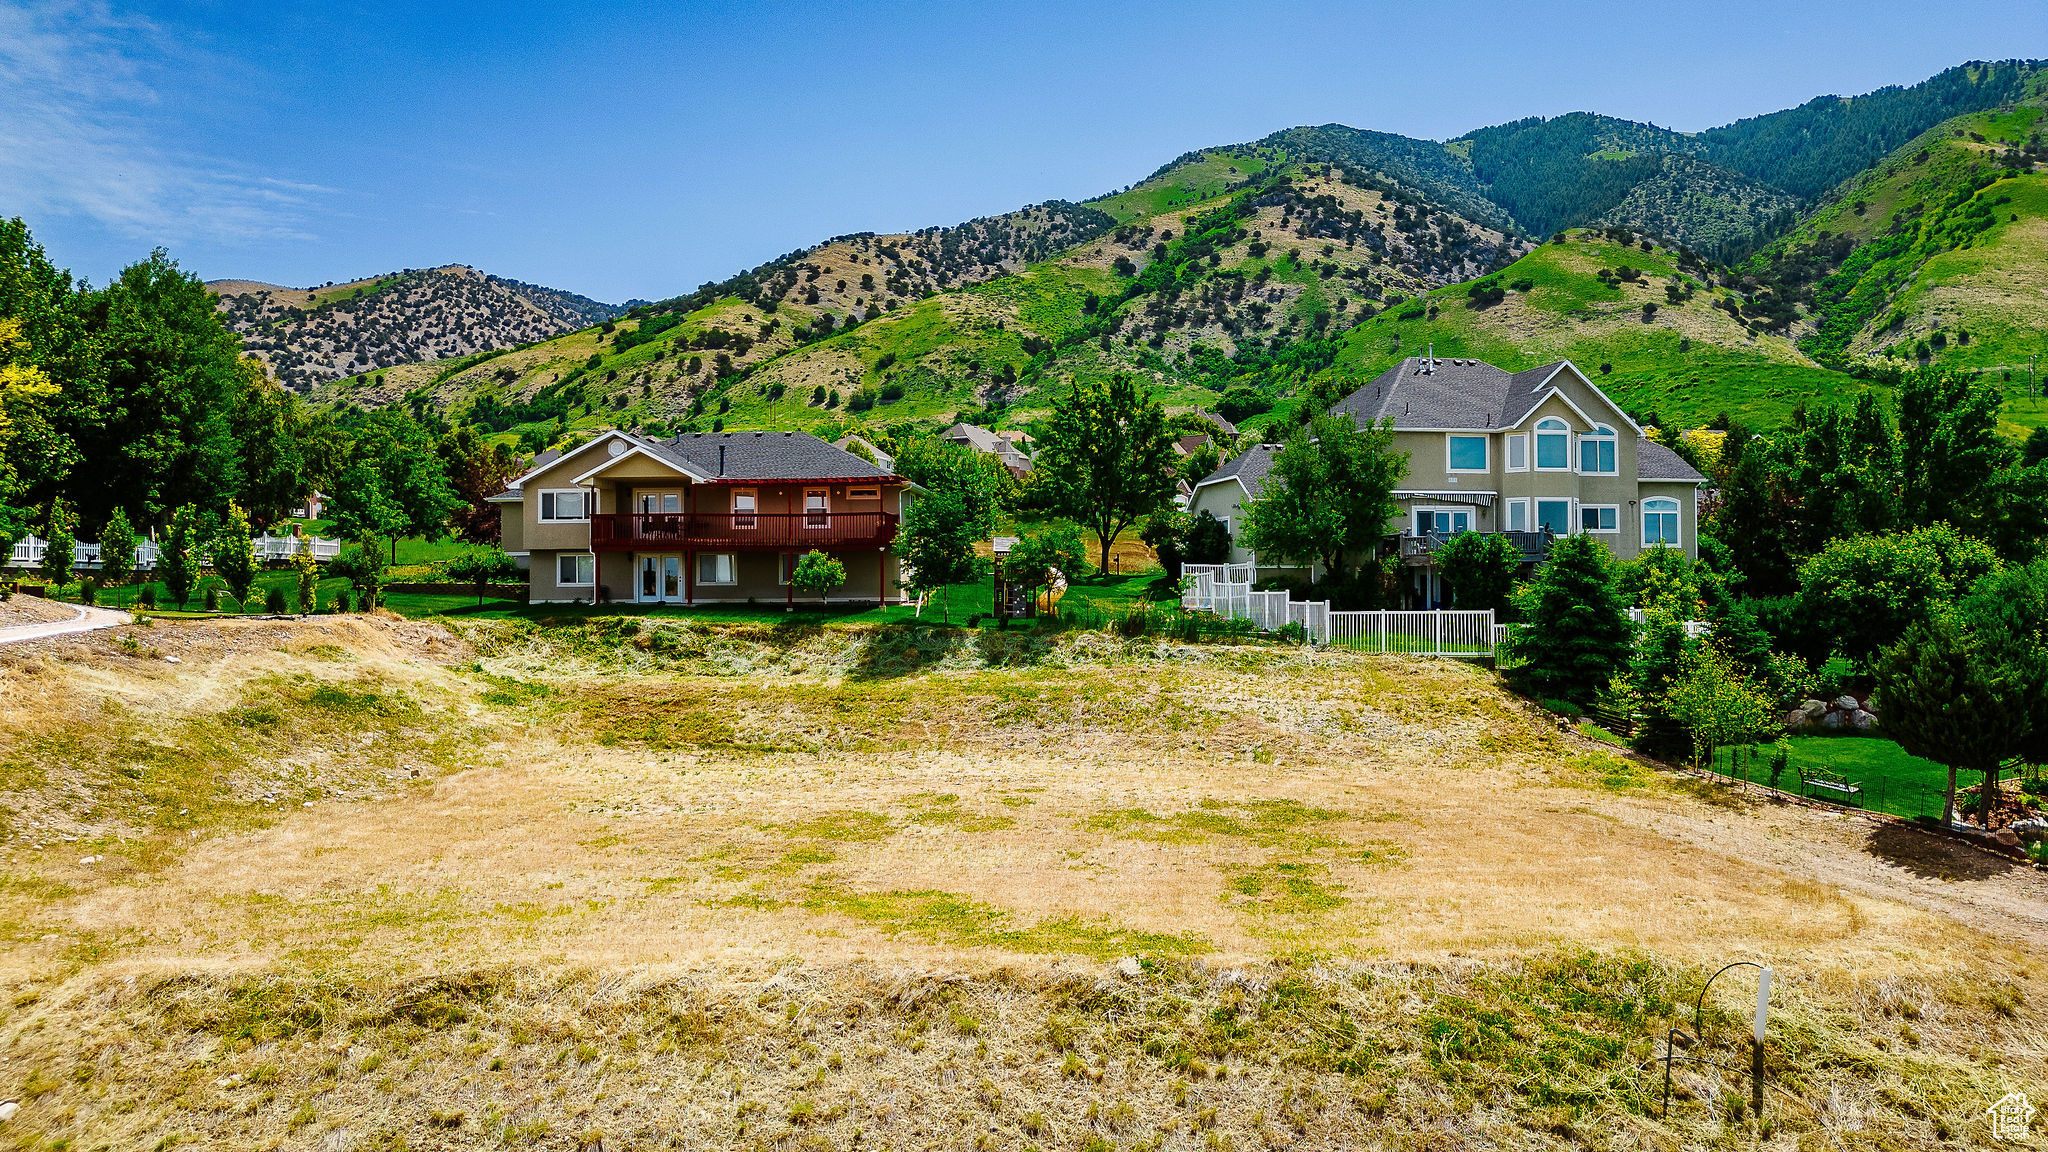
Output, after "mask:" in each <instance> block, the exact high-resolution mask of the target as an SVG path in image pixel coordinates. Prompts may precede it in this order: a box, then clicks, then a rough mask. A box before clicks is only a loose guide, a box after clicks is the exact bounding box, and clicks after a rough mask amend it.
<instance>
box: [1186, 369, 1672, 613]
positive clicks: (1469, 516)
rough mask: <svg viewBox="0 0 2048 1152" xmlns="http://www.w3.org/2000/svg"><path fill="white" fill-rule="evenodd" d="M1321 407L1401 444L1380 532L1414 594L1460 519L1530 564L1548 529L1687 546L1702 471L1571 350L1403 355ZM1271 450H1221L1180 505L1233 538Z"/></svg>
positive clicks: (1436, 603) (1434, 595)
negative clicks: (1506, 362) (1566, 353)
mask: <svg viewBox="0 0 2048 1152" xmlns="http://www.w3.org/2000/svg"><path fill="white" fill-rule="evenodd" d="M1331 411H1332V412H1333V413H1342V414H1345V415H1349V416H1351V417H1352V418H1354V419H1356V420H1357V421H1358V422H1359V423H1361V424H1374V423H1378V422H1380V421H1389V422H1391V423H1392V425H1393V429H1394V450H1395V451H1397V452H1404V453H1406V454H1407V456H1408V475H1407V478H1406V479H1405V480H1404V481H1403V482H1402V484H1401V487H1400V488H1399V489H1398V490H1397V491H1396V493H1395V497H1396V499H1397V501H1398V502H1399V505H1400V509H1401V511H1400V514H1399V515H1398V517H1397V518H1396V520H1395V521H1394V522H1393V523H1391V524H1389V525H1388V529H1387V531H1388V535H1389V536H1390V537H1392V538H1394V541H1395V542H1396V543H1397V545H1398V548H1399V555H1400V557H1401V562H1402V563H1403V564H1404V565H1405V566H1406V568H1407V573H1408V574H1407V586H1408V601H1409V603H1411V604H1412V605H1414V606H1417V607H1428V608H1437V607H1444V606H1445V605H1444V595H1443V584H1442V581H1441V580H1440V579H1439V577H1438V574H1437V571H1436V568H1435V564H1434V556H1435V553H1436V550H1437V549H1438V548H1440V547H1441V546H1442V545H1443V542H1444V541H1445V540H1447V539H1448V538H1449V537H1451V536H1452V535H1455V534H1457V533H1459V532H1506V533H1509V534H1510V535H1511V537H1512V538H1513V539H1514V540H1515V542H1516V544H1517V545H1518V546H1519V547H1520V548H1521V549H1522V554H1523V556H1524V558H1525V560H1526V561H1527V562H1530V563H1534V562H1537V561H1539V560H1540V559H1541V558H1542V556H1543V553H1544V552H1545V551H1546V550H1547V548H1548V542H1549V540H1550V538H1551V537H1552V536H1557V535H1565V534H1568V533H1577V532H1585V533H1591V534H1592V535H1594V536H1596V537H1598V538H1599V539H1601V540H1603V541H1605V542H1606V543H1607V545H1608V546H1609V547H1610V548H1612V549H1613V550H1614V552H1615V554H1616V555H1618V556H1621V557H1623V558H1627V557H1631V556H1634V555H1636V554H1637V553H1638V552H1640V551H1642V550H1643V549H1644V548H1646V547H1673V548H1682V549H1684V550H1685V553H1686V555H1688V556H1697V555H1698V554H1699V531H1698V530H1699V525H1698V517H1699V499H1698V497H1699V487H1700V485H1702V484H1704V483H1705V482H1706V477H1704V476H1701V475H1700V474H1699V473H1698V472H1697V471H1695V470H1694V469H1693V468H1692V467H1691V466H1690V465H1688V464H1686V462H1685V461H1684V460H1682V459H1680V458H1679V456H1678V455H1677V454H1676V453H1674V452H1672V451H1671V450H1670V449H1668V448H1666V447H1664V446H1663V445H1660V444H1656V443H1653V442H1652V441H1650V440H1649V439H1648V438H1647V437H1646V436H1644V435H1643V430H1642V429H1641V428H1639V427H1637V426H1636V424H1635V422H1634V421H1632V420H1630V419H1629V418H1628V414H1627V413H1625V412H1623V411H1622V410H1621V408H1620V407H1619V406H1618V405H1616V404H1615V403H1614V401H1612V400H1610V399H1608V397H1607V394H1606V393H1604V392H1602V391H1601V390H1600V389H1599V387H1598V386H1597V385H1595V384H1594V383H1593V382H1592V381H1591V380H1589V379H1587V377H1586V375H1585V374H1584V373H1582V372H1580V371H1579V370H1578V369H1577V368H1575V367H1573V366H1572V364H1571V362H1570V361H1565V360H1560V361H1558V362H1557V363H1555V364H1546V365H1544V366H1543V367H1540V368H1531V369H1529V370H1528V371H1526V372H1508V371H1506V370H1504V369H1500V368H1496V367H1494V366H1493V365H1491V364H1486V363H1483V362H1481V361H1478V360H1463V359H1455V360H1436V359H1432V358H1430V357H1410V358H1408V359H1406V360H1403V361H1402V362H1401V363H1400V364H1399V365H1398V366H1396V367H1394V368H1390V369H1388V370H1387V371H1386V372H1385V373H1383V374H1381V376H1380V377H1379V378H1378V379H1376V380H1374V381H1372V382H1371V383H1369V384H1367V385H1365V386H1364V387H1363V388H1360V389H1358V390H1357V391H1356V392H1353V393H1352V394H1351V395H1350V396H1348V397H1346V398H1345V399H1344V400H1343V401H1342V402H1340V403H1338V404H1337V405H1336V406H1335V407H1334V408H1332V409H1331ZM1279 451H1280V446H1279V445H1277V444H1262V445H1258V446H1256V447H1254V448H1252V449H1251V450H1249V451H1247V452H1245V453H1243V454H1241V455H1240V456H1238V457H1237V458H1236V459H1233V460H1231V461H1230V462H1229V463H1227V464H1225V465H1224V466H1223V467H1222V468H1220V469H1218V470H1217V471H1216V472H1215V473H1214V474H1213V475H1211V476H1209V477H1207V478H1205V479H1204V480H1203V481H1202V482H1201V483H1200V484H1199V485H1197V486H1196V489H1195V497H1194V500H1193V501H1192V502H1191V504H1190V505H1189V511H1190V512H1193V513H1196V514H1199V513H1201V512H1203V511H1208V512H1210V513H1212V514H1213V515H1215V516H1216V517H1218V518H1219V519H1222V520H1225V521H1226V522H1227V523H1230V524H1231V533H1232V536H1233V537H1235V536H1236V533H1237V527H1236V525H1237V524H1241V523H1242V518H1243V511H1242V509H1243V504H1244V502H1245V501H1247V500H1248V499H1249V498H1250V497H1251V496H1252V495H1253V494H1254V493H1255V492H1257V491H1258V490H1259V488H1260V486H1261V485H1263V484H1264V483H1265V480H1266V475H1267V472H1268V471H1269V469H1270V467H1271V464H1272V458H1273V456H1274V455H1275V454H1276V453H1278V452H1279ZM1232 553H1233V554H1232V557H1231V559H1232V561H1233V562H1234V563H1253V562H1257V558H1256V557H1254V556H1252V555H1251V554H1250V553H1248V552H1246V551H1244V550H1243V549H1242V548H1241V547H1238V546H1236V545H1235V544H1234V543H1233V547H1232ZM1265 567H1266V566H1265V565H1261V568H1262V574H1263V570H1264V568H1265ZM1274 567H1278V566H1277V565H1276V566H1274Z"/></svg>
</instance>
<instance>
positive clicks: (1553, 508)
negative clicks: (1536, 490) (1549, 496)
mask: <svg viewBox="0 0 2048 1152" xmlns="http://www.w3.org/2000/svg"><path fill="white" fill-rule="evenodd" d="M1536 527H1537V528H1538V529H1543V528H1548V529H1549V530H1551V531H1552V532H1555V533H1557V534H1558V535H1559V536H1563V535H1566V534H1567V533H1569V532H1570V531H1571V530H1572V502H1571V501H1569V500H1538V501H1536Z"/></svg>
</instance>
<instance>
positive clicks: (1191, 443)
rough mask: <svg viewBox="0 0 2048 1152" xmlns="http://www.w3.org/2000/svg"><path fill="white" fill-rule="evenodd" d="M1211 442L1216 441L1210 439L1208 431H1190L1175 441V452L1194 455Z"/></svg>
mask: <svg viewBox="0 0 2048 1152" xmlns="http://www.w3.org/2000/svg"><path fill="white" fill-rule="evenodd" d="M1211 443H1214V441H1212V440H1210V439H1209V436H1208V434H1207V433H1204V432H1190V433H1188V434H1187V435H1185V436H1182V437H1181V438H1180V439H1178V440H1175V441H1174V442H1173V454H1174V455H1175V456H1193V455H1194V454H1195V453H1197V452H1199V451H1201V450H1202V449H1203V447H1205V446H1206V445H1209V444H1211Z"/></svg>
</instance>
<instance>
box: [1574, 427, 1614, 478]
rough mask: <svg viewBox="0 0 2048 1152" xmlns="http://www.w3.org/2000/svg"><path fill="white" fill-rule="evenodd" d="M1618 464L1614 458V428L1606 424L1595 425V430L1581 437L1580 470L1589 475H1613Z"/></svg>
mask: <svg viewBox="0 0 2048 1152" xmlns="http://www.w3.org/2000/svg"><path fill="white" fill-rule="evenodd" d="M1616 467H1617V465H1616V463H1615V458H1614V429H1612V428H1609V427H1608V426H1607V425H1605V424H1595V425H1593V430H1592V431H1591V432H1588V433H1586V434H1585V435H1583V436H1581V437H1579V471H1581V472H1584V473H1586V474H1587V475H1589V476H1612V475H1614V473H1615V469H1616Z"/></svg>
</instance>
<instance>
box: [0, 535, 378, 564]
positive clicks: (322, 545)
mask: <svg viewBox="0 0 2048 1152" xmlns="http://www.w3.org/2000/svg"><path fill="white" fill-rule="evenodd" d="M250 544H251V545H252V546H253V548H254V549H255V552H256V559H257V561H258V562H259V563H265V562H271V563H275V562H280V561H284V560H289V559H291V558H292V557H294V556H296V555H298V554H299V553H300V552H302V551H304V550H305V549H307V548H311V549H312V550H313V559H315V560H323V561H324V560H332V559H334V558H335V557H336V556H339V555H341V541H339V540H328V539H325V538H323V537H319V536H312V537H304V536H272V535H270V534H269V533H268V532H266V533H264V534H263V535H261V536H258V537H256V538H255V539H254V540H252V541H250ZM49 546H50V542H49V541H47V540H43V539H39V538H37V537H34V536H24V537H23V538H21V539H20V540H17V541H15V542H14V550H13V551H12V552H10V553H9V554H8V557H7V565H8V567H11V568H34V567H36V566H37V565H39V564H41V563H42V562H43V553H44V552H45V551H46V550H47V549H48V548H49ZM162 558H163V549H161V548H159V547H157V545H156V542H155V541H154V540H144V541H142V542H141V543H139V544H137V545H136V546H135V570H136V571H137V572H149V571H152V570H154V569H155V568H156V564H157V561H158V560H160V559H162ZM206 559H208V558H207V557H205V556H204V555H202V556H201V560H202V561H204V560H206ZM71 564H72V567H74V568H78V569H82V570H84V571H87V572H91V571H94V570H96V569H98V568H99V566H100V546H99V545H97V544H88V543H85V542H84V541H80V542H78V543H77V544H74V545H73V546H72V561H71Z"/></svg>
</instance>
